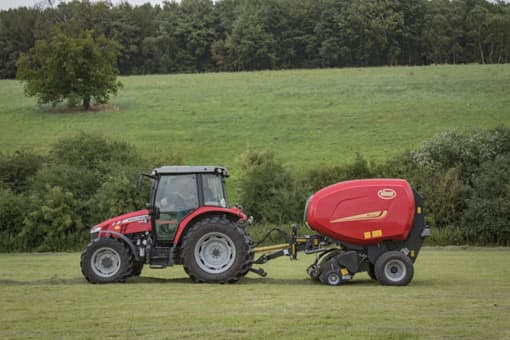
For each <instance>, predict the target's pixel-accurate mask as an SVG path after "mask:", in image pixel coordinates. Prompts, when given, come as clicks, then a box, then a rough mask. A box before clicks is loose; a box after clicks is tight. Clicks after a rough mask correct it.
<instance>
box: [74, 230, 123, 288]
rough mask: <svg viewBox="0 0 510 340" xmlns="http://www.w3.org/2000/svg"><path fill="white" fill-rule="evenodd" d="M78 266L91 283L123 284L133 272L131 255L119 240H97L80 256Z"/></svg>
mask: <svg viewBox="0 0 510 340" xmlns="http://www.w3.org/2000/svg"><path fill="white" fill-rule="evenodd" d="M80 266H81V272H82V273H83V276H85V278H86V279H87V281H89V282H91V283H110V282H124V281H125V280H126V278H127V277H128V276H129V275H130V274H131V273H132V271H133V255H132V254H131V252H130V251H129V249H128V248H127V246H126V245H125V244H124V242H122V241H121V240H118V239H114V238H97V239H95V240H93V241H92V242H90V243H89V244H88V245H87V247H86V248H85V250H84V251H83V253H82V254H81V261H80Z"/></svg>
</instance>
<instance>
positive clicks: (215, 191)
mask: <svg viewBox="0 0 510 340" xmlns="http://www.w3.org/2000/svg"><path fill="white" fill-rule="evenodd" d="M143 175H145V176H147V177H150V178H151V193H150V200H149V203H148V204H147V208H148V210H149V213H150V215H151V217H152V218H151V220H152V224H153V230H154V231H155V235H154V236H155V238H156V240H157V241H158V244H165V243H168V244H170V243H173V240H174V238H175V236H176V232H177V230H178V227H179V224H180V223H181V221H182V220H183V219H185V218H186V217H187V216H189V215H190V214H192V213H193V212H195V211H196V210H197V209H199V208H201V207H219V208H226V207H227V197H226V191H225V187H224V182H225V181H224V179H225V177H228V171H227V170H226V169H225V168H223V167H213V166H164V167H160V168H156V169H154V170H153V171H152V173H151V174H150V175H149V174H143Z"/></svg>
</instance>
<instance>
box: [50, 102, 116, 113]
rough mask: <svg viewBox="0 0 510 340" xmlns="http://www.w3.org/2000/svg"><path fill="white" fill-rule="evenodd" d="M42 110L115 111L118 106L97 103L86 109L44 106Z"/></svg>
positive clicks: (73, 111)
mask: <svg viewBox="0 0 510 340" xmlns="http://www.w3.org/2000/svg"><path fill="white" fill-rule="evenodd" d="M43 110H44V111H47V112H50V113H83V112H117V111H119V107H118V106H116V105H112V104H99V105H92V106H91V107H90V108H89V109H88V110H85V109H84V108H83V106H72V107H69V106H55V107H44V108H43Z"/></svg>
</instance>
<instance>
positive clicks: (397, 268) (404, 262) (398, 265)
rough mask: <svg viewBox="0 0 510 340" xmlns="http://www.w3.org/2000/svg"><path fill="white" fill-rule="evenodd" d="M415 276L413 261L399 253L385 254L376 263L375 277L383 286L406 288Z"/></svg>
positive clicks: (389, 252) (390, 252)
mask: <svg viewBox="0 0 510 340" xmlns="http://www.w3.org/2000/svg"><path fill="white" fill-rule="evenodd" d="M413 274H414V266H413V261H411V259H410V258H409V257H408V256H407V255H404V254H403V253H401V252H399V251H388V252H386V253H383V254H382V255H381V256H379V258H378V259H377V261H376V262H375V275H376V276H377V280H378V281H379V283H381V284H382V285H387V286H406V285H408V284H409V282H411V280H412V279H413Z"/></svg>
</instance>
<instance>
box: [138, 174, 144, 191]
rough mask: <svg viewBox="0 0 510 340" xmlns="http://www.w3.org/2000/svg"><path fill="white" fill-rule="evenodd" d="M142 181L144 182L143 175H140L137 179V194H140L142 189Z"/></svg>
mask: <svg viewBox="0 0 510 340" xmlns="http://www.w3.org/2000/svg"><path fill="white" fill-rule="evenodd" d="M142 181H143V175H142V174H140V175H138V178H137V179H136V192H140V189H141V188H142Z"/></svg>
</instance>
